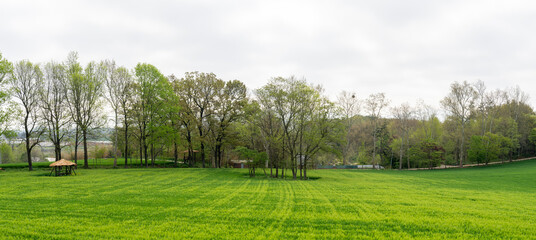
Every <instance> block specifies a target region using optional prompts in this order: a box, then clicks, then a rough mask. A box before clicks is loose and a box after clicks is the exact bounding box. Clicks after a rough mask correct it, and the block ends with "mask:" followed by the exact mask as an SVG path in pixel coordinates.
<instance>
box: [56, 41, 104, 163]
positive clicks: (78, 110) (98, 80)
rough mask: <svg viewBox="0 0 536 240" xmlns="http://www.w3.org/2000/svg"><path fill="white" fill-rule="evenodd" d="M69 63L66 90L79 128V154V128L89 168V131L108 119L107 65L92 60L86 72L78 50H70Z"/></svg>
mask: <svg viewBox="0 0 536 240" xmlns="http://www.w3.org/2000/svg"><path fill="white" fill-rule="evenodd" d="M67 66H68V67H67V71H68V77H67V81H66V82H65V91H66V100H67V104H68V106H69V111H70V114H71V117H72V119H73V121H74V122H75V124H76V129H77V130H76V137H75V154H77V153H76V152H77V145H78V144H77V142H78V137H79V135H78V132H80V134H81V137H82V143H83V145H84V168H88V167H89V164H88V158H89V155H88V144H87V142H88V133H89V131H91V130H93V129H94V128H96V127H98V126H100V125H102V123H103V121H104V118H103V115H102V109H101V108H102V106H103V103H102V93H103V91H102V90H103V82H104V79H105V77H106V68H105V67H104V66H103V65H102V64H98V63H96V62H90V63H88V65H87V67H86V68H85V69H84V71H83V72H82V68H81V67H80V64H79V63H78V54H77V53H75V52H72V53H70V54H69V57H68V64H67ZM75 156H76V155H75ZM76 159H77V158H76V157H75V160H76Z"/></svg>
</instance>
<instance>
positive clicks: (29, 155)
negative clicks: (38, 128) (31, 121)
mask: <svg viewBox="0 0 536 240" xmlns="http://www.w3.org/2000/svg"><path fill="white" fill-rule="evenodd" d="M25 128H26V156H27V157H28V169H29V171H32V170H33V166H32V149H31V148H30V135H29V134H28V127H27V126H25Z"/></svg>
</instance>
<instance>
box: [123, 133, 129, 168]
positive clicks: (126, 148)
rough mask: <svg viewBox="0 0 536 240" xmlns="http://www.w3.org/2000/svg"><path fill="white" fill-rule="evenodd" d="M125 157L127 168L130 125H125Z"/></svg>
mask: <svg viewBox="0 0 536 240" xmlns="http://www.w3.org/2000/svg"><path fill="white" fill-rule="evenodd" d="M123 156H124V157H125V168H127V167H128V125H127V124H126V123H125V153H123Z"/></svg>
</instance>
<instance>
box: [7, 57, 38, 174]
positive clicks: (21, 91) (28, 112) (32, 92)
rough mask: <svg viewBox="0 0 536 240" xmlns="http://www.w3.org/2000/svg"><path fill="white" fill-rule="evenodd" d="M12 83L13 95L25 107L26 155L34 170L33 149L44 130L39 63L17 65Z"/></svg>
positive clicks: (23, 112)
mask: <svg viewBox="0 0 536 240" xmlns="http://www.w3.org/2000/svg"><path fill="white" fill-rule="evenodd" d="M10 83H11V88H12V91H13V96H14V97H15V98H17V99H18V100H19V101H20V104H21V105H22V108H23V111H22V117H23V120H22V124H23V127H24V139H25V142H26V156H27V157H28V167H29V170H30V171H32V170H33V168H32V149H33V148H34V147H35V146H36V145H37V144H39V142H40V138H41V135H42V134H43V132H44V127H43V124H42V120H41V118H40V112H39V111H40V108H39V91H40V89H41V88H42V86H43V74H42V72H41V69H40V68H39V65H36V64H32V63H31V62H29V61H27V60H23V61H20V62H18V63H17V64H16V65H15V68H14V70H13V74H11V79H10Z"/></svg>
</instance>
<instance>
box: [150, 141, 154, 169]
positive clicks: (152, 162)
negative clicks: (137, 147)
mask: <svg viewBox="0 0 536 240" xmlns="http://www.w3.org/2000/svg"><path fill="white" fill-rule="evenodd" d="M154 160H155V150H154V143H151V167H154Z"/></svg>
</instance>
